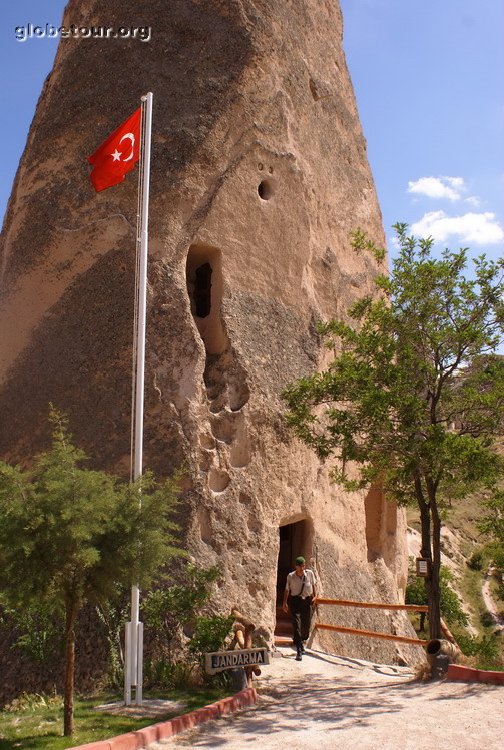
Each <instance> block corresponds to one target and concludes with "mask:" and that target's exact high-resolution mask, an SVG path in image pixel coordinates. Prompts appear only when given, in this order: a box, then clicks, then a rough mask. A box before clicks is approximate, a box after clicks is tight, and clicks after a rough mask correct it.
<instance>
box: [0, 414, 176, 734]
mask: <svg viewBox="0 0 504 750" xmlns="http://www.w3.org/2000/svg"><path fill="white" fill-rule="evenodd" d="M50 420H51V423H52V426H53V440H52V448H51V450H50V451H49V452H47V453H44V454H42V455H41V456H39V457H38V458H37V460H36V461H35V463H34V466H33V469H32V470H31V471H23V470H22V469H21V468H20V467H18V466H17V467H13V466H10V465H8V464H5V463H0V515H1V517H2V523H1V524H0V592H2V598H3V599H4V600H5V601H7V602H8V604H9V605H10V606H14V607H23V606H32V607H33V606H37V605H40V606H44V607H47V606H50V607H52V608H53V609H54V611H55V612H56V613H61V615H62V616H63V617H64V621H65V700H64V733H65V735H71V734H72V733H73V725H74V720H73V694H74V671H75V624H76V620H77V617H78V614H79V612H80V611H81V609H82V607H83V606H84V604H85V603H86V602H91V603H93V604H95V605H99V604H103V602H105V601H107V600H109V599H111V598H113V597H114V596H115V595H116V594H117V591H118V587H117V584H123V585H128V586H130V585H132V584H133V583H135V584H136V583H139V584H140V585H142V586H146V585H148V584H149V582H150V581H151V579H152V576H153V574H154V573H155V571H156V570H157V569H158V568H159V566H160V565H161V564H163V563H164V562H165V561H166V560H167V559H168V558H169V557H170V556H173V555H175V554H177V553H178V550H177V548H176V547H175V546H174V536H173V533H174V530H175V528H176V527H175V525H174V524H173V523H172V522H171V521H170V520H169V514H170V512H171V511H173V510H174V506H175V504H176V485H175V483H174V481H171V480H169V481H167V482H165V483H164V484H162V485H157V484H156V483H155V481H154V479H153V477H152V475H150V474H146V475H144V476H143V477H142V478H141V480H139V481H138V482H136V483H132V484H124V483H121V482H119V480H118V479H117V478H116V477H113V476H110V475H108V474H106V473H104V472H100V471H92V470H90V469H85V468H80V464H81V463H82V462H83V461H84V460H85V459H86V456H85V454H84V453H83V451H81V450H79V449H78V448H76V447H74V446H73V445H72V442H71V437H70V435H69V434H68V427H67V420H66V418H65V417H63V416H62V415H61V414H59V413H57V412H55V411H51V414H50ZM140 493H141V500H142V502H141V507H140V503H139V497H140Z"/></svg>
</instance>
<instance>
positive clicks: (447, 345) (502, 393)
mask: <svg viewBox="0 0 504 750" xmlns="http://www.w3.org/2000/svg"><path fill="white" fill-rule="evenodd" d="M395 229H396V231H397V237H398V245H399V250H398V255H397V258H396V259H395V260H394V262H393V267H392V270H391V273H390V275H386V274H383V275H379V276H378V277H377V278H376V291H377V294H376V295H375V296H374V297H371V296H368V297H365V298H364V299H361V300H359V301H357V302H356V303H355V304H354V305H353V306H352V307H351V308H350V310H349V311H348V318H347V319H346V320H332V321H330V322H328V323H325V324H323V325H321V326H320V333H321V335H322V336H323V337H324V338H325V340H326V343H327V346H328V347H329V348H331V349H332V350H333V352H334V360H333V361H332V363H331V364H330V365H329V366H328V368H327V369H326V370H325V371H323V372H316V373H315V374H313V375H312V376H311V377H306V378H302V379H301V380H299V381H297V382H295V383H294V384H292V385H291V386H290V387H289V388H287V390H286V391H285V394H284V397H285V400H286V402H287V405H288V408H289V412H288V421H289V423H290V424H291V425H292V427H293V428H294V430H295V432H296V434H297V435H298V436H299V437H300V438H301V439H302V440H303V441H305V442H306V443H307V444H308V445H310V446H311V447H312V448H313V449H314V450H315V451H316V452H317V454H318V455H319V456H320V457H321V458H322V459H328V458H330V457H331V458H333V459H335V466H334V470H333V477H334V479H335V481H336V482H338V483H339V484H340V485H342V486H343V487H345V488H346V489H349V490H353V489H357V488H365V487H369V486H372V485H374V486H380V487H382V488H383V490H384V492H385V493H386V496H387V497H390V498H392V499H395V500H396V501H398V502H399V503H400V504H403V505H404V504H407V503H416V504H417V506H418V508H419V511H420V520H421V530H422V550H421V554H422V556H423V557H426V558H428V559H429V560H430V561H431V576H430V577H429V578H427V579H426V588H427V596H428V603H429V623H430V636H431V638H439V637H440V635H441V631H440V583H439V571H440V563H441V545H440V532H441V524H442V511H443V509H444V508H446V507H449V505H450V503H451V502H452V501H454V500H456V499H457V498H460V497H463V496H465V495H467V494H468V493H470V492H473V491H474V490H475V489H476V488H477V487H481V486H484V487H487V488H492V487H494V486H495V483H496V481H497V479H498V477H499V476H500V475H501V474H502V466H503V465H502V459H500V458H499V457H498V455H497V454H496V453H495V451H494V448H493V446H494V443H493V440H494V437H495V436H496V435H497V434H499V431H501V430H502V415H503V406H504V359H503V358H502V357H499V356H498V355H496V354H495V351H496V349H497V347H498V346H499V344H500V342H501V341H502V338H503V336H502V334H503V326H504V302H503V294H504V281H503V274H504V260H502V259H500V260H498V261H495V262H494V261H489V260H487V259H486V258H485V256H481V257H479V258H477V259H476V260H475V261H474V276H473V277H472V278H471V279H469V278H466V276H465V275H464V274H465V271H466V268H467V251H466V250H465V249H461V250H459V251H458V252H451V251H449V250H445V251H444V252H443V253H442V255H441V257H439V258H436V257H434V255H433V252H432V244H433V242H432V240H431V239H420V240H417V239H415V238H414V237H410V236H408V235H407V225H405V224H397V225H396V226H395ZM352 246H353V248H354V250H355V251H356V252H362V251H363V250H367V251H371V252H372V253H373V254H374V255H375V257H376V258H377V259H378V260H381V259H383V257H384V252H383V250H379V249H377V248H376V247H375V246H374V245H373V244H372V243H371V242H369V241H368V240H367V239H366V237H365V235H364V234H363V233H362V232H356V233H354V235H353V237H352ZM350 467H353V468H351V469H350V470H349V468H350ZM355 477H356V478H355ZM488 492H491V489H489V490H488Z"/></svg>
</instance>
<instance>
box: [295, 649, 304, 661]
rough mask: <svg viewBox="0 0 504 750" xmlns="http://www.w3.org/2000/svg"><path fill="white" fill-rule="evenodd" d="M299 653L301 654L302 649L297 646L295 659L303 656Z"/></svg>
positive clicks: (299, 659) (297, 659) (298, 659)
mask: <svg viewBox="0 0 504 750" xmlns="http://www.w3.org/2000/svg"><path fill="white" fill-rule="evenodd" d="M301 654H302V651H301V649H300V648H298V650H297V654H296V661H301V659H302V658H303V657H302V655H301Z"/></svg>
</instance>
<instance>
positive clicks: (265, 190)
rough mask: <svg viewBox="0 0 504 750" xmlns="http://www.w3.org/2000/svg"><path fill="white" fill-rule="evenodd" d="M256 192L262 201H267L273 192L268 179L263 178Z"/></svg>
mask: <svg viewBox="0 0 504 750" xmlns="http://www.w3.org/2000/svg"><path fill="white" fill-rule="evenodd" d="M257 192H258V193H259V197H260V198H262V200H263V201H269V199H270V198H271V197H272V195H273V192H274V190H273V185H272V183H271V182H270V181H269V180H263V181H262V182H261V183H260V185H259V187H258V188H257Z"/></svg>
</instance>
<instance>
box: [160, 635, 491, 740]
mask: <svg viewBox="0 0 504 750" xmlns="http://www.w3.org/2000/svg"><path fill="white" fill-rule="evenodd" d="M280 653H281V654H282V655H281V656H280V657H278V658H274V659H272V663H271V665H270V666H269V667H265V668H264V672H263V674H264V677H261V679H260V680H259V681H258V684H256V686H257V687H258V688H259V690H260V693H261V695H260V701H259V704H258V705H257V706H256V707H254V708H252V709H249V710H247V711H242V712H240V713H238V714H234V715H232V716H229V717H226V718H223V719H220V720H218V721H212V722H209V723H207V724H204V725H202V726H200V727H199V728H198V729H194V730H189V731H188V732H184V733H183V734H180V735H178V736H176V737H174V738H173V739H171V740H164V741H162V742H158V743H155V744H153V745H151V746H150V748H149V750H175V748H185V749H186V750H187V748H219V750H248V749H249V748H250V749H251V750H255V748H257V750H335V748H338V749H339V748H341V749H342V750H399V749H400V750H424V748H435V750H474V749H475V748H479V747H482V748H485V750H497V748H499V750H500V748H502V747H503V743H502V738H503V736H504V687H499V686H493V685H484V684H480V683H476V684H465V683H448V682H427V683H425V682H419V681H414V675H413V672H412V671H411V670H410V669H408V668H406V667H393V666H383V665H378V664H373V663H371V662H365V661H362V660H359V659H347V658H341V657H336V656H331V655H328V654H323V653H320V652H314V651H312V652H311V653H310V655H307V656H305V657H304V659H303V661H302V662H301V663H299V662H296V661H294V653H293V652H292V651H291V650H290V649H280Z"/></svg>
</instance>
